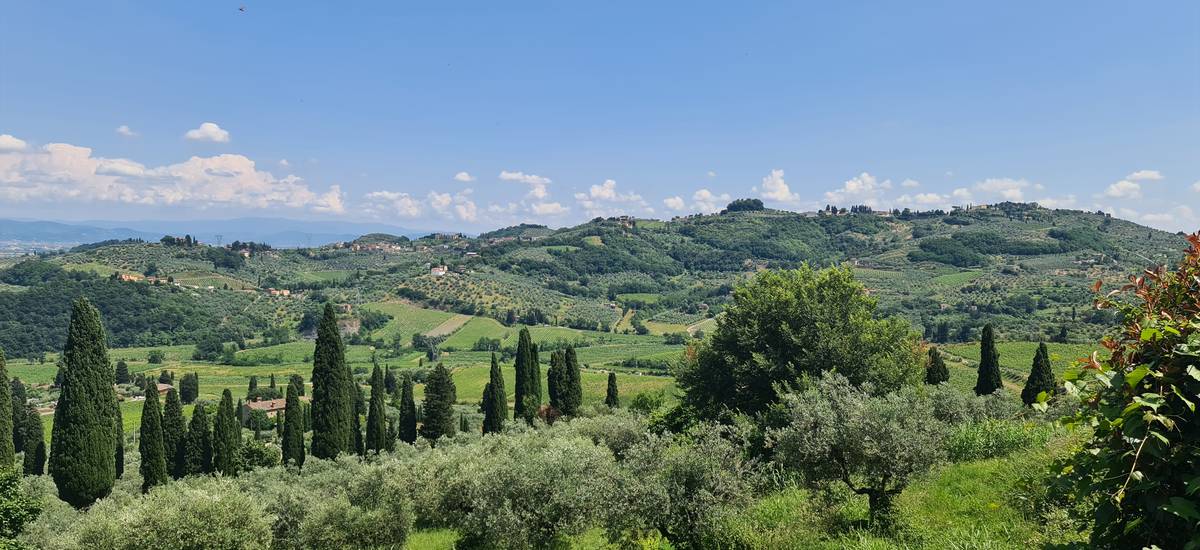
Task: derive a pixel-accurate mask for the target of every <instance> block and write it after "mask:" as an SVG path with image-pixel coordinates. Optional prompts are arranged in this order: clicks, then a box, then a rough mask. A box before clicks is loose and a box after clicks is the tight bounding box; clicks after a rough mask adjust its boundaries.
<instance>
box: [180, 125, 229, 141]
mask: <svg viewBox="0 0 1200 550" xmlns="http://www.w3.org/2000/svg"><path fill="white" fill-rule="evenodd" d="M183 137H185V138H187V139H189V140H192V141H211V142H213V143H229V132H228V131H226V130H225V129H223V128H221V127H220V126H218V125H217V124H216V123H215V122H205V123H203V124H201V125H200V127H199V128H193V129H191V130H188V131H187V133H185V134H183Z"/></svg>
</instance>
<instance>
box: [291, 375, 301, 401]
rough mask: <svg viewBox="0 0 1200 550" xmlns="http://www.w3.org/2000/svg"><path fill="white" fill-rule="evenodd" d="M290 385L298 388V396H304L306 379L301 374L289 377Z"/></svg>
mask: <svg viewBox="0 0 1200 550" xmlns="http://www.w3.org/2000/svg"><path fill="white" fill-rule="evenodd" d="M288 385H295V386H296V394H297V395H299V396H301V397H303V396H304V377H303V376H300V375H299V374H293V375H291V376H289V377H288Z"/></svg>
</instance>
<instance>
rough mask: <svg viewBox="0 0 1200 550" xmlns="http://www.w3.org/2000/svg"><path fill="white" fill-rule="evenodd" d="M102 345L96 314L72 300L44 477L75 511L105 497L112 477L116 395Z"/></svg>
mask: <svg viewBox="0 0 1200 550" xmlns="http://www.w3.org/2000/svg"><path fill="white" fill-rule="evenodd" d="M104 342H105V340H104V327H103V326H102V325H101V323H100V312H99V311H96V308H94V307H92V304H91V303H89V302H88V301H87V299H86V298H80V299H79V300H76V301H75V303H74V305H73V306H72V310H71V323H70V326H69V328H68V329H67V343H66V345H65V346H64V347H63V355H62V360H63V367H62V369H60V371H61V372H62V375H63V380H62V390H61V393H60V394H59V398H58V406H57V407H56V408H55V410H54V427H53V429H52V430H51V435H50V441H51V444H50V448H51V451H50V475H51V476H53V477H54V484H55V485H56V486H57V487H58V496H59V498H61V499H62V500H64V501H66V502H67V503H70V504H71V505H72V506H75V507H76V508H82V507H85V506H88V505H91V504H92V503H93V502H95V501H96V500H97V499H100V498H103V497H105V496H107V495H108V494H109V493H110V492H111V491H112V487H113V482H114V481H115V480H116V477H117V464H116V460H115V459H116V455H117V447H116V442H117V439H118V438H119V437H120V434H118V433H114V432H115V431H116V430H115V429H114V428H115V427H116V426H117V421H118V419H117V418H116V416H115V414H114V411H115V410H116V409H117V396H116V392H114V391H113V382H114V381H115V377H114V375H113V370H112V365H111V364H110V363H109V362H108V348H107V347H106V346H105V343H104ZM11 410H12V409H11V407H10V408H9V411H10V412H11Z"/></svg>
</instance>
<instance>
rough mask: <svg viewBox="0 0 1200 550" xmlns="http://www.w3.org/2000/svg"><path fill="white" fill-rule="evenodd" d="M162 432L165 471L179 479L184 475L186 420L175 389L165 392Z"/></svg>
mask: <svg viewBox="0 0 1200 550" xmlns="http://www.w3.org/2000/svg"><path fill="white" fill-rule="evenodd" d="M162 432H163V453H164V454H165V456H166V457H167V469H168V471H169V472H170V473H171V477H174V478H175V479H179V478H181V477H183V476H184V474H185V473H186V466H184V456H186V454H187V453H186V451H185V447H186V444H185V441H186V440H187V419H185V418H184V417H183V403H181V402H180V401H179V392H178V391H176V390H175V388H171V389H169V390H167V400H166V403H164V404H163V421H162Z"/></svg>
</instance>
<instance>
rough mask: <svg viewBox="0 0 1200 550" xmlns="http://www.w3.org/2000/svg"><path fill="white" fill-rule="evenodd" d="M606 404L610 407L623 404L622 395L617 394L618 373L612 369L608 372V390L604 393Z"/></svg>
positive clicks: (613, 407)
mask: <svg viewBox="0 0 1200 550" xmlns="http://www.w3.org/2000/svg"><path fill="white" fill-rule="evenodd" d="M604 404H605V405H608V408H610V409H615V408H617V407H620V406H621V397H620V396H619V395H618V394H617V373H615V372H612V371H609V373H608V391H606V392H605V394H604Z"/></svg>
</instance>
